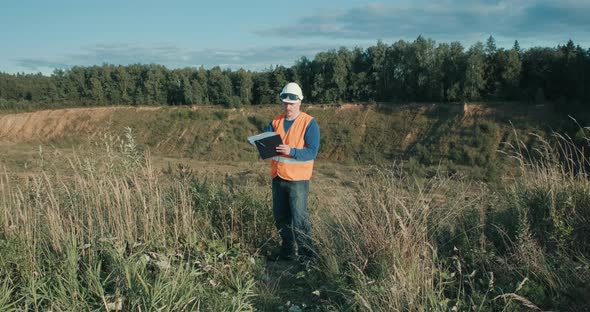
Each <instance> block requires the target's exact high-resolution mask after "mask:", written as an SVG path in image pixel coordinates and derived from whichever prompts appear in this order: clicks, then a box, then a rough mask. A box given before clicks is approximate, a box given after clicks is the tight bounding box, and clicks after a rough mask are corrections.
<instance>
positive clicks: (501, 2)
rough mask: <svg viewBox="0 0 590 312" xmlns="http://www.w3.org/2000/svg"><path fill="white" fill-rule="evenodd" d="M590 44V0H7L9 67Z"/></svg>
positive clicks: (281, 59) (266, 63)
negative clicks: (420, 46)
mask: <svg viewBox="0 0 590 312" xmlns="http://www.w3.org/2000/svg"><path fill="white" fill-rule="evenodd" d="M420 34H421V35H423V36H425V37H427V38H432V39H434V40H435V41H437V42H450V41H460V42H461V43H463V44H464V45H465V46H467V47H468V46H470V45H471V44H473V43H475V42H476V41H478V40H479V41H485V39H486V38H487V37H489V36H490V35H493V36H494V37H495V38H496V41H497V43H498V46H503V47H510V46H512V44H513V42H514V40H515V39H517V40H518V41H519V42H520V45H521V47H523V48H528V47H531V46H550V47H554V46H556V45H558V44H564V43H565V42H567V40H568V39H572V40H574V42H575V43H577V44H579V45H581V46H582V47H584V48H588V47H590V0H562V1H549V0H511V1H508V0H498V1H494V0H485V1H468V0H441V1H423V0H413V1H405V0H404V1H381V2H370V1H356V0H339V1H335V0H327V1H317V0H316V1H310V0H298V1H280V0H275V1H267V0H264V1H229V0H216V1H196V0H195V1H188V0H186V1H180V0H178V1H176V0H169V1H154V0H144V1H136V0H131V1H123V0H118V1H114V0H102V1H82V0H77V1H74V0H52V1H41V0H37V1H34V0H20V1H17V0H3V1H1V2H0V71H3V72H8V73H16V72H43V73H45V74H49V73H51V72H52V71H53V69H54V68H68V67H71V66H75V65H83V66H88V65H95V64H96V65H100V64H102V63H110V64H122V65H127V64H133V63H157V64H162V65H165V66H167V67H169V68H177V67H187V66H190V67H198V66H201V65H204V66H205V67H206V68H210V67H213V66H221V67H223V68H232V69H235V68H239V67H243V68H247V69H252V70H264V69H266V68H269V67H270V66H272V65H276V64H281V65H285V66H290V65H292V64H293V62H294V61H295V60H297V59H298V58H300V57H301V56H307V57H313V56H314V55H315V53H317V52H319V51H326V50H328V49H332V48H338V47H340V46H345V47H349V48H353V47H355V46H359V47H363V48H365V47H368V46H370V45H374V44H375V43H376V42H377V40H379V39H381V40H383V41H384V42H385V43H386V44H392V43H393V42H395V41H397V40H399V39H403V40H410V41H412V40H414V39H415V38H416V37H417V36H418V35H420Z"/></svg>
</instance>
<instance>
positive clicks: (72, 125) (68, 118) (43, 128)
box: [0, 107, 157, 143]
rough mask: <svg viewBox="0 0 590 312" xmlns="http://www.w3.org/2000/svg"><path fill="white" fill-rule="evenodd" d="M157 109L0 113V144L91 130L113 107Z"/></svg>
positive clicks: (108, 108)
mask: <svg viewBox="0 0 590 312" xmlns="http://www.w3.org/2000/svg"><path fill="white" fill-rule="evenodd" d="M120 109H131V110H146V109H157V108H151V107H142V108H131V107H96V108H69V109H56V110H43V111H37V112H29V113H17V114H1V113H0V143H6V142H22V141H28V140H46V139H52V138H59V137H62V136H64V135H67V134H68V133H76V132H78V133H79V132H86V131H95V130H96V129H97V128H99V126H100V125H101V124H102V123H104V122H105V121H107V120H108V118H109V116H111V114H112V113H113V111H115V110H120Z"/></svg>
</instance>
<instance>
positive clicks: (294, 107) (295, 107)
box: [282, 101, 301, 115]
mask: <svg viewBox="0 0 590 312" xmlns="http://www.w3.org/2000/svg"><path fill="white" fill-rule="evenodd" d="M282 103H283V107H284V108H285V114H286V115H291V114H296V113H298V112H299V108H300V107H301V101H297V102H295V103H287V102H282Z"/></svg>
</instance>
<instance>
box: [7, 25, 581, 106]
mask: <svg viewBox="0 0 590 312" xmlns="http://www.w3.org/2000/svg"><path fill="white" fill-rule="evenodd" d="M588 73H590V49H587V48H582V47H580V46H579V45H576V44H575V43H574V42H573V41H571V40H569V41H568V42H567V43H565V44H564V45H558V46H557V47H531V48H528V49H522V48H520V45H519V43H518V41H515V42H514V45H513V47H512V48H510V49H504V48H499V47H497V45H496V41H495V39H494V38H493V37H492V36H490V37H489V38H488V39H487V40H485V43H482V42H477V43H475V44H473V45H472V46H470V47H469V48H466V47H464V46H463V45H462V44H461V43H460V42H451V43H436V42H435V41H434V40H432V39H428V38H424V37H422V36H419V37H418V38H417V39H416V40H414V41H413V42H409V41H404V40H399V41H397V42H395V43H393V44H390V45H389V44H387V43H385V42H382V41H378V42H377V43H376V44H375V45H373V46H370V47H368V48H366V49H362V48H359V47H356V48H354V49H352V50H350V49H348V48H345V47H342V48H340V49H338V50H335V49H334V50H330V51H326V52H320V53H318V54H316V55H315V57H314V58H313V59H308V58H306V57H301V58H300V59H298V60H297V61H296V62H295V64H294V65H293V66H291V67H285V66H282V65H276V66H271V68H269V69H267V70H265V71H260V72H256V71H250V70H245V69H238V70H230V69H223V68H220V67H213V68H210V69H206V68H204V67H203V66H201V67H199V68H194V67H190V68H180V69H168V68H166V67H164V66H162V65H158V64H132V65H127V66H122V65H112V64H103V65H100V66H74V67H72V68H67V69H57V70H55V71H54V72H53V74H52V75H51V76H44V75H42V74H41V73H38V74H24V73H17V74H8V73H1V72H0V108H4V109H15V110H21V109H31V108H35V107H63V106H95V105H164V104H169V105H195V104H196V105H211V104H214V105H224V106H226V107H237V106H240V105H250V104H268V103H276V102H278V91H279V90H280V89H281V88H282V87H283V85H284V84H285V83H286V82H287V81H297V82H299V83H300V84H301V85H302V88H303V91H304V96H305V100H304V101H305V102H307V103H342V102H386V103H396V102H424V101H434V102H456V101H515V102H519V103H522V104H520V105H526V103H543V102H545V101H548V102H551V103H554V104H555V107H556V108H557V109H558V110H560V111H563V112H567V113H571V112H575V111H579V110H585V109H587V108H586V106H587V105H586V104H584V103H588V102H589V100H590V91H588V90H590V78H589V77H588Z"/></svg>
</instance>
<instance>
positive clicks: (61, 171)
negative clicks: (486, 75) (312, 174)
mask: <svg viewBox="0 0 590 312" xmlns="http://www.w3.org/2000/svg"><path fill="white" fill-rule="evenodd" d="M540 141H541V142H544V143H543V144H542V145H541V147H540V148H537V150H535V151H530V150H527V149H526V146H525V145H518V146H514V151H515V152H514V153H513V154H510V155H507V156H508V157H511V158H512V159H514V160H515V161H516V163H517V166H516V167H515V168H517V170H519V172H518V174H516V175H514V176H512V177H511V178H510V179H508V178H505V180H504V182H505V183H504V185H503V187H501V188H492V187H491V186H489V185H486V184H484V183H482V182H478V181H468V180H462V179H460V178H456V177H448V176H444V175H442V174H438V175H435V176H434V177H430V178H424V177H416V176H413V175H410V174H408V172H404V171H403V169H402V168H403V166H401V165H400V166H397V165H394V166H392V167H391V168H379V169H375V168H367V170H365V171H364V172H363V173H359V174H357V175H356V176H362V178H360V179H358V180H356V181H349V182H348V183H347V188H346V189H345V190H343V191H342V190H341V196H340V197H336V199H335V200H331V201H328V200H323V199H322V197H321V194H322V192H328V191H330V192H332V191H334V194H336V193H335V192H336V191H335V190H322V191H320V192H319V194H320V197H319V199H317V200H312V206H311V209H312V216H313V220H312V221H313V222H312V223H313V225H314V241H315V243H316V247H317V248H316V252H317V257H316V258H315V259H314V260H313V261H312V262H311V264H310V266H309V267H307V271H304V274H301V275H297V276H298V277H295V278H299V277H301V276H303V277H304V278H305V279H306V284H307V286H305V287H307V288H305V289H303V290H301V289H279V288H280V287H303V286H301V284H291V285H287V286H285V285H284V284H283V283H281V281H280V280H276V281H261V280H262V278H261V276H266V278H271V279H272V278H273V277H274V278H279V277H277V276H273V275H272V274H271V273H272V272H271V273H269V272H268V271H267V270H266V268H265V267H264V265H263V263H264V257H263V256H262V255H261V254H262V250H264V249H266V248H267V247H268V245H269V244H270V243H269V241H275V242H276V239H277V236H276V230H275V229H274V225H273V221H272V215H271V212H270V207H269V203H270V198H269V194H268V189H266V190H262V188H261V187H260V185H258V184H253V185H250V184H249V182H247V181H240V178H239V177H238V178H235V179H232V180H231V181H229V182H231V183H229V182H228V180H227V179H225V180H224V179H217V180H215V179H214V180H205V179H204V178H203V177H197V176H195V174H193V173H192V171H191V170H190V168H187V167H182V166H181V167H178V168H170V169H168V170H166V171H165V172H162V171H158V170H156V169H155V168H154V167H153V166H152V164H151V160H150V159H151V157H150V156H149V153H141V152H139V151H138V148H137V146H136V144H135V143H134V140H133V136H132V134H131V133H130V132H128V133H127V135H126V137H124V138H123V139H122V140H117V139H115V138H114V137H110V136H105V138H104V140H103V150H104V152H103V153H101V154H95V155H91V157H73V158H67V166H66V168H64V166H63V162H64V158H59V157H57V156H53V157H43V158H40V161H42V162H44V163H43V164H40V166H39V168H41V170H40V172H38V173H36V174H30V175H28V176H26V177H23V176H15V175H11V174H9V173H8V172H6V171H5V172H4V173H3V174H2V175H0V252H1V254H2V257H0V310H7V311H10V310H56V311H58V310H109V311H117V310H142V311H145V310H168V311H182V310H204V311H251V310H255V309H256V308H259V309H276V308H277V304H283V303H282V302H278V301H279V300H280V299H281V298H282V297H281V296H280V295H279V294H284V293H289V292H294V293H305V294H307V296H316V297H317V298H316V299H317V300H316V303H317V307H316V308H317V309H318V310H330V309H332V310H334V309H337V310H359V311H424V310H428V311H448V310H455V311H467V310H470V311H471V310H472V311H496V310H511V311H512V310H515V311H519V310H527V309H554V310H576V309H577V310H580V309H583V307H584V306H587V304H590V302H588V300H587V299H585V297H584V296H582V294H584V293H585V292H586V291H588V290H589V288H588V285H590V267H589V266H588V263H590V261H589V260H588V259H590V248H589V245H588V242H590V229H589V228H588V221H589V220H590V210H589V209H588V207H590V187H589V185H588V177H587V174H586V172H587V171H586V170H587V168H588V158H587V156H586V154H584V153H585V151H584V150H582V149H580V148H579V147H577V146H576V145H574V144H573V143H572V142H571V140H569V141H568V140H567V138H564V137H559V136H556V137H555V138H554V139H547V140H545V141H543V140H540ZM41 159H42V160H41ZM52 161H53V162H55V163H51V162H52ZM330 198H335V197H334V196H331V197H330ZM281 274H283V273H281ZM297 274H299V273H297ZM311 290H317V292H315V291H314V293H313V294H312V293H311ZM264 296H267V297H266V298H265V297H264ZM277 298H278V299H277ZM257 304H258V305H257ZM281 309H286V308H285V306H284V305H281Z"/></svg>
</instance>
